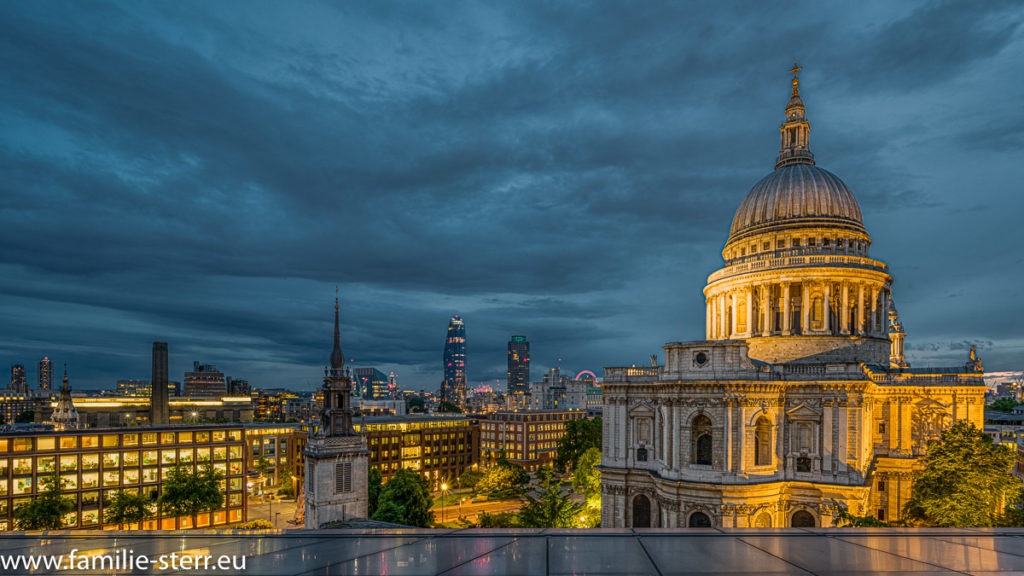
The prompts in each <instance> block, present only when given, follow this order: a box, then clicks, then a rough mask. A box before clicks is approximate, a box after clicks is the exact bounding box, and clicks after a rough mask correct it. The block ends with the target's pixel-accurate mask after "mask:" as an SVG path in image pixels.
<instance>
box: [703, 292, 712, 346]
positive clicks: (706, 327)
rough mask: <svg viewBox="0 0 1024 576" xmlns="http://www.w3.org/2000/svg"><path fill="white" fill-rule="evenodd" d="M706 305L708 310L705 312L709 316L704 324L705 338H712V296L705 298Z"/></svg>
mask: <svg viewBox="0 0 1024 576" xmlns="http://www.w3.org/2000/svg"><path fill="white" fill-rule="evenodd" d="M704 307H705V308H706V309H707V312H706V313H705V315H706V316H707V322H706V323H705V325H704V339H705V340H711V339H712V338H711V322H712V320H711V319H712V316H711V309H712V308H713V306H712V304H711V299H710V298H705V299H704Z"/></svg>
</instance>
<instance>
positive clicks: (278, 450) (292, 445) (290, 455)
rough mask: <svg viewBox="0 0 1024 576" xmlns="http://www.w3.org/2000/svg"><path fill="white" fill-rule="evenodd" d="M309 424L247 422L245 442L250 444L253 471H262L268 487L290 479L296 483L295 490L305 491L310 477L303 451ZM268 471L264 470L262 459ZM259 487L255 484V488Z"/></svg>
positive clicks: (263, 480) (250, 463)
mask: <svg viewBox="0 0 1024 576" xmlns="http://www.w3.org/2000/svg"><path fill="white" fill-rule="evenodd" d="M307 437H308V428H307V427H306V426H304V425H299V424H291V425H282V424H262V423H253V424H246V425H245V443H246V444H248V445H249V447H248V454H249V471H250V475H251V474H252V472H261V474H262V478H260V479H259V480H257V481H259V482H263V483H264V486H263V488H264V490H265V489H266V488H268V487H272V486H280V485H282V484H283V483H285V479H286V478H287V479H289V480H290V481H291V482H292V484H293V486H294V490H295V491H294V493H295V494H298V493H299V492H301V491H302V486H303V484H304V483H305V481H306V470H305V465H304V461H303V457H302V451H303V450H304V449H305V448H306V439H307ZM261 462H262V463H263V464H264V467H265V468H266V470H265V471H261V470H260V468H261V466H260V463H261ZM258 488H259V487H257V486H252V487H250V490H251V491H253V492H255V491H257V489H258Z"/></svg>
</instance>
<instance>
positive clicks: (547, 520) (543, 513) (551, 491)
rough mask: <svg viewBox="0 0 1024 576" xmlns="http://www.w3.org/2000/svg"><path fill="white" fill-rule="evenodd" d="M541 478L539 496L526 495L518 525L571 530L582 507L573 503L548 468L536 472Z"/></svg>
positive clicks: (551, 470) (569, 495) (576, 523)
mask: <svg viewBox="0 0 1024 576" xmlns="http://www.w3.org/2000/svg"><path fill="white" fill-rule="evenodd" d="M538 476H539V477H540V478H541V490H540V495H538V496H537V497H534V496H532V495H530V494H527V495H526V500H527V503H526V506H523V508H522V509H521V510H520V511H519V524H520V526H522V527H523V528H572V527H575V526H577V525H578V522H577V520H578V519H579V518H580V516H582V514H581V512H582V511H583V505H582V504H580V503H578V502H576V501H574V500H573V499H572V496H571V494H570V493H569V492H568V491H567V490H563V489H562V485H561V482H559V480H558V478H557V477H556V476H555V473H554V470H553V469H552V468H551V467H550V466H544V467H542V468H541V469H540V470H538Z"/></svg>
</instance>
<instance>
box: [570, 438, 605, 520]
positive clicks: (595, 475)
mask: <svg viewBox="0 0 1024 576" xmlns="http://www.w3.org/2000/svg"><path fill="white" fill-rule="evenodd" d="M600 465H601V451H600V450H599V449H597V448H588V449H587V451H586V452H584V453H583V454H581V455H580V459H579V460H577V461H576V465H575V466H574V467H573V473H572V488H573V490H574V491H576V492H577V493H578V494H581V495H582V496H583V513H582V514H581V520H580V522H579V524H580V527H581V528H596V527H598V526H600V525H601V471H600V470H598V469H597V467H598V466H600Z"/></svg>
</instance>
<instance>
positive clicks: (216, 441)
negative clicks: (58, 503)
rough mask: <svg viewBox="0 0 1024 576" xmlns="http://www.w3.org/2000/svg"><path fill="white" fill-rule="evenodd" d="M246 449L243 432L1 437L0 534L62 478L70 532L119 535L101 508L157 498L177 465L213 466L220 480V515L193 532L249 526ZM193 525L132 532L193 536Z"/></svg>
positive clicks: (165, 430)
mask: <svg viewBox="0 0 1024 576" xmlns="http://www.w3.org/2000/svg"><path fill="white" fill-rule="evenodd" d="M246 448H247V447H246V444H245V437H244V431H243V429H242V427H240V426H218V427H212V426H209V427H154V428H146V429H134V430H97V431H88V430H85V431H83V430H77V431H68V432H34V433H28V434H22V433H11V434H0V530H10V529H12V528H13V526H14V524H13V522H14V510H16V509H17V508H18V507H19V506H22V505H24V504H25V503H27V502H29V501H30V500H32V499H33V498H34V497H35V496H36V495H37V494H38V491H39V489H40V481H41V480H43V479H45V478H48V477H50V476H52V475H53V474H54V472H57V473H59V475H60V479H61V481H62V482H63V484H64V493H65V496H67V497H69V498H71V500H72V501H73V502H74V503H75V508H74V510H73V511H71V512H70V513H68V514H67V516H65V517H64V523H65V526H67V527H68V528H72V529H74V528H91V529H103V528H116V527H117V526H116V525H108V524H106V523H105V521H104V520H105V518H104V515H105V514H104V512H105V510H104V509H105V506H106V505H107V504H108V503H109V502H110V501H111V500H112V499H113V497H114V495H115V494H116V493H117V492H119V491H121V490H126V491H129V492H133V493H142V494H146V495H154V496H159V494H160V490H161V484H162V482H163V480H164V479H165V478H166V477H167V473H168V472H169V471H170V470H171V469H172V468H173V467H174V466H175V465H177V464H179V463H180V464H181V465H184V466H187V467H192V468H194V467H195V466H197V465H202V464H211V465H212V466H213V467H214V469H216V470H219V471H221V472H222V473H223V474H224V481H223V483H222V489H223V491H224V495H225V498H224V507H223V508H221V509H219V510H217V511H215V512H213V513H212V514H209V513H204V514H200V515H199V516H198V518H197V521H196V524H195V527H199V528H202V527H218V526H226V525H227V524H231V523H235V522H244V521H245V520H246V513H245V506H246V492H245V470H246V462H245V459H246V453H247V452H246ZM191 527H193V526H192V518H173V517H172V518H168V517H165V516H157V517H155V518H154V519H152V520H148V521H145V522H142V523H141V524H139V525H131V526H127V528H129V529H142V530H161V529H162V530H170V529H179V528H191Z"/></svg>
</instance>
